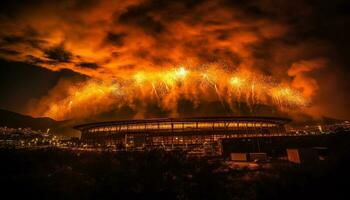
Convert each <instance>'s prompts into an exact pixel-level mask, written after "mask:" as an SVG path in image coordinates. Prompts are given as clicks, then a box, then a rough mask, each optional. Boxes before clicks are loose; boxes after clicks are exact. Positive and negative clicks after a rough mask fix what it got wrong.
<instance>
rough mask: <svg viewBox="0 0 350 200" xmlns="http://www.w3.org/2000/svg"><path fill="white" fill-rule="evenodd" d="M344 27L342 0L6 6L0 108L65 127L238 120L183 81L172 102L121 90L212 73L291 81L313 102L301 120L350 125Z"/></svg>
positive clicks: (106, 0) (1, 25) (69, 0)
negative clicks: (138, 120) (101, 118)
mask: <svg viewBox="0 0 350 200" xmlns="http://www.w3.org/2000/svg"><path fill="white" fill-rule="evenodd" d="M349 22H350V2H349V1H346V0H333V1H326V0H325V1H320V0H304V1H302V0H294V1H280V0H256V1H255V0H237V1H233V0H232V1H230V0H176V1H175V0H174V1H172V0H130V1H125V0H123V1H122V0H120V1H119V0H116V1H112V0H100V1H98V0H61V1H47V0H27V1H20V0H12V1H8V2H6V3H3V4H2V5H1V6H0V72H1V73H0V76H1V78H0V89H1V95H0V108H3V109H7V110H11V111H15V112H19V113H24V114H29V115H32V116H36V117H38V116H48V117H52V118H54V119H59V120H62V119H68V118H88V117H91V116H96V115H112V117H114V118H123V117H121V116H120V115H123V116H124V117H125V116H126V117H129V118H135V117H148V116H151V117H154V116H155V115H148V114H147V113H149V112H152V113H153V114H154V113H158V114H162V115H169V116H181V115H182V113H186V112H191V114H192V115H196V109H198V110H200V112H199V113H200V114H199V115H204V114H205V113H206V108H207V109H210V111H208V112H210V113H212V114H215V112H216V111H217V114H220V113H221V112H222V111H221V110H220V109H224V110H225V109H226V108H227V109H228V110H230V112H231V113H234V114H235V113H236V114H240V112H239V111H237V110H239V109H240V108H241V107H240V106H238V109H235V108H230V106H229V105H224V104H223V106H222V107H223V108H222V107H221V108H218V110H215V108H216V107H215V106H208V105H211V104H210V103H213V102H215V100H212V101H209V100H208V101H207V99H208V98H207V97H201V94H202V93H197V92H194V91H192V90H190V91H189V89H188V88H187V86H186V92H184V90H182V89H181V92H179V91H180V89H178V88H179V87H182V85H181V84H183V85H185V83H176V84H177V85H181V86H176V91H177V92H176V97H174V95H175V94H172V96H171V97H172V98H170V97H169V95H167V94H163V93H164V90H165V89H162V90H161V89H159V91H160V92H159V91H158V90H157V89H154V93H156V94H155V95H154V96H156V97H157V98H156V97H149V96H152V95H151V94H150V93H151V92H150V93H149V94H143V93H142V91H145V93H147V91H148V90H147V89H141V90H140V91H141V92H140V91H138V92H134V91H131V89H130V88H131V87H128V89H125V88H126V86H125V85H130V84H131V83H130V80H128V77H136V76H137V75H139V74H138V73H139V72H145V73H149V71H150V72H152V73H156V72H158V71H161V70H172V69H173V68H175V70H177V69H178V68H177V66H184V67H185V68H186V70H188V71H189V73H191V70H192V71H194V70H202V69H203V68H205V67H207V66H209V65H215V66H216V68H215V69H217V66H220V68H223V69H224V70H226V71H228V72H230V73H231V71H235V70H236V71H237V70H238V71H249V72H252V73H253V74H258V75H259V76H260V75H261V76H263V79H264V80H265V79H269V80H270V79H273V80H274V82H276V83H278V84H281V85H288V87H290V88H292V89H293V91H294V90H295V91H296V92H299V93H300V95H301V96H302V97H303V98H304V99H306V100H307V104H306V105H303V106H302V107H301V108H299V107H298V108H297V110H298V111H297V112H298V113H305V114H308V115H311V116H329V117H335V118H343V119H350V81H349V78H350V68H349V64H350V61H349V60H350V54H349V52H350V51H349V49H348V48H349V46H350V39H349V35H350V28H349V24H350V23H349ZM179 69H182V68H179ZM226 71H225V73H224V74H227V73H228V72H227V73H226ZM162 73H163V72H162ZM175 73H180V75H183V76H184V75H186V73H187V72H186V73H185V72H181V71H180V72H178V71H175ZM254 76H255V75H254ZM136 78H139V77H136ZM261 79H262V78H261ZM137 80H139V79H137ZM254 80H255V79H254ZM259 80H260V79H259ZM142 81H143V79H142ZM135 82H137V81H135ZM132 84H135V83H132ZM270 85H273V84H270ZM117 86H118V88H117V89H110V88H111V87H113V88H115V87H117ZM152 86H153V87H154V85H152ZM122 87H123V88H124V89H123V90H121V89H119V88H122ZM144 87H146V86H144ZM174 87H175V86H174ZM192 87H194V86H193V85H192ZM133 88H135V87H133ZM192 89H193V88H192ZM196 89H197V88H194V90H196ZM215 89H217V88H215ZM111 90H112V92H111ZM168 90H169V89H168V88H166V91H168ZM170 90H171V89H170ZM174 90H175V89H174ZM217 90H220V91H225V89H221V88H220V87H219V89H217ZM120 91H122V92H120ZM150 91H151V90H150ZM157 92H159V93H160V94H158V93H157ZM161 92H163V93H161ZM107 93H108V94H107ZM122 93H123V94H122ZM125 93H128V94H125ZM169 93H171V92H169ZM208 93H210V92H208ZM221 93H224V92H221ZM299 93H298V94H299ZM111 94H113V95H114V96H113V95H112V96H111ZM136 94H142V95H136ZM162 95H163V96H162ZM193 96H195V97H196V98H194V97H193ZM202 96H203V95H202ZM212 96H215V95H212ZM218 96H219V97H217V98H218V100H217V101H220V100H221V98H226V96H227V92H226V91H225V93H224V95H222V96H220V95H218ZM262 96H263V94H262ZM265 96H267V95H265ZM168 97H169V98H168ZM249 98H253V97H249ZM266 98H268V97H261V98H259V102H258V103H256V102H254V101H253V100H250V99H249V101H253V102H254V103H255V104H264V103H266V102H269V100H266ZM174 99H175V100H174ZM213 99H214V98H213ZM246 99H248V97H247V98H246ZM174 101H175V102H174ZM187 101H190V103H186V102H187ZM247 101H248V100H247ZM120 102H123V103H120ZM174 104H176V106H174ZM188 104H190V105H191V106H190V107H193V109H189V110H190V111H187V109H185V110H184V111H183V109H184V108H187V107H188ZM214 104H215V103H214ZM266 104H269V103H266ZM220 105H221V104H220ZM272 106H275V105H272ZM208 107H210V108H208ZM219 107H220V106H219ZM253 107H254V106H253ZM254 108H255V107H254ZM174 109H175V111H174ZM213 109H214V110H213ZM154 110H157V112H155V111H154ZM248 110H249V109H248ZM250 110H254V109H250ZM277 110H279V109H277ZM295 110H296V109H295V107H289V108H284V109H282V112H286V113H290V112H291V113H293V112H296V111H295ZM57 112H60V114H57ZM223 112H224V113H225V111H223ZM106 113H107V114H106ZM197 114H198V113H197ZM292 115H293V114H292Z"/></svg>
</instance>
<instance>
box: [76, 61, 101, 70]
mask: <svg viewBox="0 0 350 200" xmlns="http://www.w3.org/2000/svg"><path fill="white" fill-rule="evenodd" d="M78 66H79V67H84V68H89V69H97V68H99V66H98V64H97V63H93V62H81V63H79V65H78Z"/></svg>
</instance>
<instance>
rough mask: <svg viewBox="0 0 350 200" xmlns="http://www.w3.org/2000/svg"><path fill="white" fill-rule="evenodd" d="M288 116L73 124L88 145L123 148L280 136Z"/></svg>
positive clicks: (200, 143)
mask: <svg viewBox="0 0 350 200" xmlns="http://www.w3.org/2000/svg"><path fill="white" fill-rule="evenodd" d="M288 122H290V119H286V118H276V117H198V118H179V119H176V118H164V119H143V120H124V121H112V122H100V123H90V124H83V125H79V126H76V127H75V128H76V129H78V130H80V131H81V139H82V141H84V142H86V143H88V144H102V145H116V146H123V147H145V146H153V147H154V146H169V145H170V146H188V145H202V144H207V143H214V142H218V141H220V140H222V139H226V138H239V137H262V136H279V135H284V134H285V133H286V130H285V127H284V125H285V124H286V123H288Z"/></svg>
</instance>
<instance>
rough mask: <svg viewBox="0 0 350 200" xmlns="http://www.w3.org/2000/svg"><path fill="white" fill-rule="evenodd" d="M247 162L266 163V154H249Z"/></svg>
mask: <svg viewBox="0 0 350 200" xmlns="http://www.w3.org/2000/svg"><path fill="white" fill-rule="evenodd" d="M249 160H250V161H258V162H261V161H267V154H266V153H249Z"/></svg>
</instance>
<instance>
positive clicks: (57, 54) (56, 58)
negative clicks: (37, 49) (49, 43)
mask: <svg viewBox="0 0 350 200" xmlns="http://www.w3.org/2000/svg"><path fill="white" fill-rule="evenodd" d="M44 53H45V55H46V58H48V59H50V60H52V61H53V62H58V63H61V62H63V63H67V62H70V61H71V59H72V57H73V54H72V53H71V52H69V51H67V50H66V49H65V48H64V46H63V45H58V46H54V47H51V48H48V49H46V50H45V51H44Z"/></svg>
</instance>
